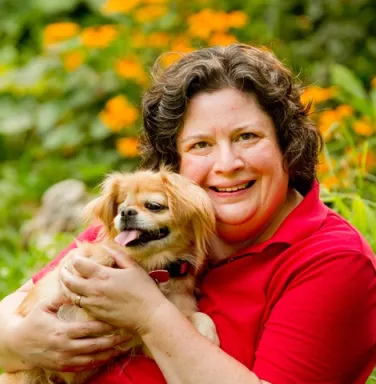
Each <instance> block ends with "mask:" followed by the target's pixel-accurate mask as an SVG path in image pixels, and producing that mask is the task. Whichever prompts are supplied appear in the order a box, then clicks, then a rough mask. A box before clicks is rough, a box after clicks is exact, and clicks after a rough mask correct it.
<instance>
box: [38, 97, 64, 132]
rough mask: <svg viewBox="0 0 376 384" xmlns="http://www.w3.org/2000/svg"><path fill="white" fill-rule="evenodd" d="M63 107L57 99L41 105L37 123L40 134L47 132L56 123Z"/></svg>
mask: <svg viewBox="0 0 376 384" xmlns="http://www.w3.org/2000/svg"><path fill="white" fill-rule="evenodd" d="M62 109H63V107H62V105H61V103H59V102H56V101H51V102H47V103H45V104H42V105H41V106H40V107H39V109H38V111H37V117H36V124H37V130H38V132H39V133H40V134H43V133H46V132H47V131H49V130H50V129H52V128H53V127H54V126H55V125H56V123H57V121H58V119H59V117H60V116H61V113H62Z"/></svg>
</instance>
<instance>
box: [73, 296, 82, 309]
mask: <svg viewBox="0 0 376 384" xmlns="http://www.w3.org/2000/svg"><path fill="white" fill-rule="evenodd" d="M81 299H82V296H81V295H76V297H75V299H74V305H76V306H77V307H80V308H82V307H81Z"/></svg>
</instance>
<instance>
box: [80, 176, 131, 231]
mask: <svg viewBox="0 0 376 384" xmlns="http://www.w3.org/2000/svg"><path fill="white" fill-rule="evenodd" d="M123 177H124V175H123V174H121V173H119V172H114V173H112V174H110V175H108V176H107V177H106V178H105V180H104V181H103V182H102V184H101V195H100V196H99V197H97V198H96V199H94V200H92V201H91V202H90V203H88V204H87V205H86V207H85V208H84V210H83V219H84V221H85V222H86V223H93V222H99V223H100V224H102V225H103V226H104V228H103V229H104V230H105V232H107V233H110V232H111V230H112V229H113V226H114V223H113V221H114V218H115V216H116V214H117V198H118V195H119V189H120V183H121V179H122V178H123Z"/></svg>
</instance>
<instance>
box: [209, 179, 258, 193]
mask: <svg viewBox="0 0 376 384" xmlns="http://www.w3.org/2000/svg"><path fill="white" fill-rule="evenodd" d="M255 182H256V180H251V181H248V182H246V183H243V184H239V185H236V186H233V187H223V188H222V187H210V189H212V190H213V191H215V192H222V193H233V192H238V191H242V190H244V189H248V188H250V187H252V185H253V184H254V183H255Z"/></svg>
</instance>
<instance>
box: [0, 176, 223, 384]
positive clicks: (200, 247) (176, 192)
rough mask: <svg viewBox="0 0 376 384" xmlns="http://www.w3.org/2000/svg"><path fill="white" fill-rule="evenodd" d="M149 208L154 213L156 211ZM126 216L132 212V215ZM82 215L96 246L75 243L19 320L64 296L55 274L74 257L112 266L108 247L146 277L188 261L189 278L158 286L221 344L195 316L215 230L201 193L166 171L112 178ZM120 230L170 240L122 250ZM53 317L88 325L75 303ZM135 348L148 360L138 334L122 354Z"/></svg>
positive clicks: (38, 373) (23, 383)
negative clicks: (94, 225) (95, 228)
mask: <svg viewBox="0 0 376 384" xmlns="http://www.w3.org/2000/svg"><path fill="white" fill-rule="evenodd" d="M56 203H57V204H58V203H59V202H56ZM150 203H154V204H155V203H157V204H160V205H161V206H163V208H162V209H160V210H158V206H155V205H154V206H153V205H152V206H150ZM150 207H151V208H153V207H154V210H153V209H150ZM156 208H157V209H156ZM129 210H132V211H131V214H129V213H128V212H129ZM85 215H86V217H87V219H89V221H91V222H93V219H94V220H95V221H97V222H99V223H100V224H101V230H100V233H99V236H98V240H97V241H96V242H94V243H86V242H85V243H78V244H77V245H78V247H77V248H76V249H74V250H72V251H70V252H69V253H68V254H67V255H66V256H65V257H64V258H63V259H62V260H61V262H60V263H59V265H58V266H57V267H56V269H55V270H53V271H51V272H50V273H48V274H47V275H46V276H44V277H43V278H42V279H41V280H40V281H38V283H37V284H36V285H35V286H34V287H33V288H32V290H31V291H30V292H29V294H28V295H27V297H26V298H25V300H24V301H23V302H22V304H21V306H20V307H19V309H18V313H19V314H20V315H21V316H27V314H28V313H29V312H30V311H31V309H32V308H33V307H34V306H35V304H36V303H37V302H38V301H40V300H41V299H43V298H46V297H51V298H52V297H61V296H62V290H61V286H60V284H61V283H60V281H59V277H58V275H59V270H60V269H61V268H62V266H63V265H64V264H65V263H67V262H69V259H70V258H71V257H72V256H73V255H74V254H79V255H81V256H85V257H88V258H91V259H93V260H94V261H96V262H98V263H99V264H102V265H106V266H111V267H112V266H114V260H113V258H112V257H111V256H109V255H106V252H103V249H102V250H101V251H100V252H98V247H101V244H106V245H107V246H110V247H112V248H114V247H120V248H121V249H122V250H123V251H124V249H125V250H126V252H127V254H128V255H129V256H130V257H131V258H132V259H134V260H136V261H137V262H138V263H139V265H140V266H142V267H143V268H144V269H145V270H146V271H147V272H150V271H152V270H156V269H163V268H164V267H165V266H166V265H167V264H169V263H171V262H176V261H177V260H186V261H188V263H189V266H190V267H189V273H188V275H187V276H184V277H176V278H170V280H169V281H168V282H165V283H161V284H159V287H160V289H161V291H162V292H163V293H164V295H165V296H166V297H167V298H168V299H169V300H170V301H171V302H173V303H174V304H175V305H176V306H177V307H178V308H179V309H180V310H181V312H182V313H183V314H184V315H186V316H187V317H188V318H189V319H190V320H191V322H192V323H193V325H194V326H195V327H196V328H197V329H198V331H199V332H201V333H202V334H203V335H204V336H206V337H207V338H208V339H210V340H211V341H212V342H213V343H216V344H219V340H218V337H217V333H216V329H215V325H214V323H213V322H212V320H211V319H210V318H209V317H208V316H207V315H205V314H203V313H200V312H197V308H196V301H195V298H194V289H195V276H196V275H197V274H198V273H199V272H200V270H201V269H202V267H203V265H204V260H205V255H206V251H207V244H208V239H209V236H210V235H211V234H212V233H213V232H214V228H215V218H214V213H213V210H212V206H211V202H210V200H209V198H208V196H207V195H206V193H205V192H204V191H203V190H202V189H201V188H200V187H198V186H197V185H195V184H194V183H192V182H190V181H188V180H187V179H185V178H183V177H181V176H180V175H178V174H175V173H170V172H168V170H166V169H162V170H161V171H160V172H152V171H139V172H135V173H113V174H111V175H109V176H108V177H107V178H106V179H105V181H104V182H103V184H102V193H101V195H100V197H98V198H97V199H95V200H93V201H92V202H90V203H89V204H88V206H87V207H86V208H85ZM127 220H128V221H127ZM124 228H125V229H127V228H132V229H134V228H136V229H137V230H142V229H144V230H148V231H150V230H156V229H161V228H168V231H169V234H168V235H167V236H166V237H164V238H162V239H158V240H153V241H149V242H147V243H145V244H141V245H130V244H125V248H124V246H123V245H119V244H116V243H115V241H114V239H115V237H116V236H117V235H118V234H119V232H120V231H122V230H124ZM141 233H142V232H141ZM153 233H154V234H155V232H153ZM136 242H137V240H136ZM57 315H58V317H59V318H60V319H63V320H66V321H73V320H75V321H77V320H78V321H88V320H91V319H92V317H91V316H89V315H88V314H87V313H86V311H85V310H84V309H82V308H80V307H77V306H75V305H74V304H73V303H71V304H69V305H63V306H62V307H61V308H60V309H59V311H58V313H57ZM124 332H125V331H124ZM127 332H129V331H127ZM137 346H141V347H142V348H143V351H144V352H145V353H146V354H149V352H148V350H147V348H146V347H145V346H144V345H143V344H142V340H141V338H140V337H139V336H138V335H137V334H135V335H134V337H133V338H132V340H131V341H130V342H128V343H125V344H124V345H122V346H121V348H122V349H123V350H124V351H125V352H126V351H128V352H129V350H130V349H133V348H135V347H137ZM149 356H150V354H149ZM150 357H152V356H150ZM94 372H95V371H93V370H91V371H84V372H81V373H59V372H51V371H46V370H43V369H39V368H35V369H31V370H29V371H22V372H17V373H6V374H4V375H2V376H0V384H47V383H49V384H51V383H54V382H56V380H58V381H59V382H61V380H63V381H64V382H65V383H67V384H81V383H83V382H84V381H85V380H86V379H87V378H88V377H90V376H91V375H92V374H93V373H94Z"/></svg>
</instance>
